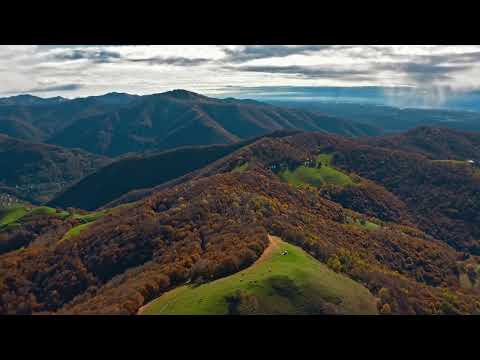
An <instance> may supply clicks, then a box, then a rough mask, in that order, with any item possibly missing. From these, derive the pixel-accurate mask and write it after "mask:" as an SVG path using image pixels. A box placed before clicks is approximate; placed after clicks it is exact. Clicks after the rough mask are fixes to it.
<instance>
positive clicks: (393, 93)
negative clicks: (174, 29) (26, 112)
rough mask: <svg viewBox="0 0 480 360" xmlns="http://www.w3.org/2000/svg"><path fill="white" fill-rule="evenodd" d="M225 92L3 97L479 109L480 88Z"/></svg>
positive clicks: (301, 88)
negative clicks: (192, 98) (180, 97)
mask: <svg viewBox="0 0 480 360" xmlns="http://www.w3.org/2000/svg"><path fill="white" fill-rule="evenodd" d="M223 89H224V90H223V91H219V89H216V90H217V91H204V92H198V91H193V90H191V89H189V88H170V89H168V90H166V91H159V92H152V93H143V94H142V93H134V92H124V91H118V90H111V91H107V92H101V93H92V94H91V95H88V94H85V95H81V96H75V97H68V96H61V95H57V96H45V95H42V94H35V93H18V94H12V95H8V96H0V99H9V98H16V97H21V96H30V97H33V98H38V99H45V100H48V99H56V98H61V99H65V100H76V99H84V98H88V97H98V96H106V95H110V94H120V95H121V94H123V95H131V96H151V95H160V94H165V93H168V92H171V91H175V90H181V91H187V92H190V93H194V94H197V95H201V96H207V97H211V98H217V99H227V98H235V99H239V100H256V101H264V102H285V103H288V102H292V103H295V102H329V103H330V102H336V103H353V104H370V105H379V106H390V107H396V108H419V109H421V108H427V109H444V110H447V109H448V110H459V111H460V110H461V111H475V112H478V111H480V90H478V89H472V90H470V91H465V92H458V91H456V90H455V89H449V88H446V89H433V90H432V89H424V88H418V87H411V86H256V87H253V86H252V87H237V86H225V87H224V88H223Z"/></svg>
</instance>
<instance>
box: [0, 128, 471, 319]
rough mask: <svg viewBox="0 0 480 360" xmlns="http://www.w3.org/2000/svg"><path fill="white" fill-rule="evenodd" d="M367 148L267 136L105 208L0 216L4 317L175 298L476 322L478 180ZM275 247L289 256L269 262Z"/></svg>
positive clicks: (327, 139)
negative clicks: (0, 220)
mask: <svg viewBox="0 0 480 360" xmlns="http://www.w3.org/2000/svg"><path fill="white" fill-rule="evenodd" d="M362 141H363V140H362ZM362 141H360V140H356V139H349V138H344V137H341V136H335V135H330V134H325V133H299V134H294V135H289V136H282V137H263V138H260V139H256V140H254V141H252V142H250V143H248V144H245V145H244V146H242V147H240V148H238V149H237V150H235V151H233V152H231V153H229V154H227V155H226V156H224V157H222V158H219V159H218V160H215V161H213V162H211V163H209V164H208V165H206V166H205V167H201V168H199V169H197V170H194V171H193V172H190V173H187V174H185V175H183V176H181V177H180V178H177V179H173V180H170V181H168V182H166V183H164V184H162V185H161V186H160V187H155V188H153V189H151V191H150V192H147V193H145V194H144V196H143V197H141V198H138V199H137V201H136V202H135V203H130V204H128V205H125V206H122V207H117V208H116V209H114V211H113V209H112V210H109V209H105V210H102V211H98V212H94V213H89V212H85V213H83V214H73V215H71V214H70V213H68V214H69V215H68V216H66V217H65V216H64V214H63V213H62V212H55V213H52V211H50V210H49V211H44V212H43V213H42V214H36V215H35V216H32V217H27V218H25V216H24V215H22V214H17V213H15V212H13V213H11V212H7V213H5V216H7V217H8V219H9V220H8V221H13V222H14V223H17V224H18V225H15V226H10V227H9V229H8V230H6V229H3V230H1V229H0V240H1V242H2V243H5V244H12V245H11V246H14V245H15V246H16V245H17V244H26V245H24V248H19V247H14V250H11V251H7V252H5V253H4V254H2V255H0V313H2V314H31V313H35V314H38V313H55V314H136V313H137V312H138V311H139V309H141V308H142V307H143V306H145V305H147V304H155V303H162V301H164V300H165V299H167V301H166V303H165V304H167V303H170V300H168V299H169V297H171V296H174V297H176V296H177V295H178V296H181V297H179V298H178V299H183V300H181V302H179V303H178V306H179V307H178V308H176V307H171V309H172V311H174V312H180V313H184V312H189V311H190V310H191V309H192V308H191V307H190V305H191V304H192V302H191V299H193V298H195V299H196V300H198V296H202V297H201V298H202V299H203V295H204V294H212V297H211V299H212V302H213V303H210V305H209V303H208V302H206V303H205V304H203V302H202V305H201V306H197V305H198V304H197V305H195V306H196V307H195V308H194V309H193V310H194V311H195V312H196V313H197V311H199V312H200V313H218V312H220V313H223V312H224V311H231V312H232V313H257V312H261V313H278V312H286V313H290V312H294V311H297V312H299V313H357V311H358V308H356V307H355V306H356V305H355V304H359V303H365V301H366V303H368V304H369V305H368V307H367V309H369V310H368V312H369V313H370V312H377V311H378V312H379V313H382V314H478V313H479V312H480V308H479V303H480V293H479V292H478V288H479V284H480V278H479V274H478V271H477V269H478V268H479V265H480V258H479V257H478V256H477V255H478V253H477V250H476V249H477V247H476V246H478V242H479V241H478V237H477V224H478V220H477V219H476V218H475V216H478V213H479V212H478V210H477V209H476V208H475V206H476V205H475V203H476V200H475V196H476V195H475V194H478V185H479V182H478V181H479V180H478V178H477V177H476V175H475V174H474V173H473V171H471V172H470V173H469V172H467V170H466V169H464V168H463V167H458V166H456V165H450V164H448V163H447V164H444V163H443V162H437V161H432V160H431V159H429V158H427V157H426V156H425V155H423V154H418V153H412V152H409V151H403V150H397V151H393V150H390V149H386V148H384V147H379V146H373V145H366V144H365V143H363V142H362ZM164 155H165V154H164ZM319 162H321V163H322V165H321V167H319ZM323 167H325V169H322V168H323ZM299 169H300V171H299ZM305 169H312V170H310V171H307V172H305ZM470 170H473V168H471V169H470ZM286 171H288V172H289V173H290V174H294V176H293V177H289V176H284V175H285V172H286ZM305 174H306V175H305ZM340 174H342V175H340ZM307 175H308V176H307ZM345 177H347V178H349V179H350V180H351V182H350V181H344V180H345V179H346V178H345ZM468 199H470V200H468ZM468 201H470V203H469V202H468ZM433 204H435V206H434V205H433ZM465 204H469V205H468V206H465ZM454 210H456V211H454ZM55 214H57V215H55ZM397 215H398V216H397ZM18 216H21V218H20V219H21V220H18V219H17V220H15V219H14V218H15V217H18ZM80 218H81V219H83V221H84V222H81V220H80ZM12 219H13V220H12ZM11 224H12V222H10V223H9V224H8V225H7V226H9V225H11ZM35 229H36V230H35ZM42 229H45V231H44V230H42ZM46 229H48V230H46ZM269 236H276V237H279V238H281V239H282V240H283V241H284V242H285V244H283V243H280V244H282V245H281V249H283V248H282V246H284V247H285V249H287V251H288V254H287V255H280V256H281V258H279V256H278V252H277V253H276V252H272V253H271V254H273V257H268V256H269V250H268V249H269V244H270V241H269ZM27 237H28V239H27V240H25V241H24V242H22V241H23V240H24V239H26V238H27ZM287 243H288V244H287ZM9 246H10V245H9ZM300 249H301V250H300ZM275 254H276V255H275ZM289 255H292V258H293V257H297V259H298V261H295V262H294V263H295V264H297V263H298V264H303V265H305V266H302V267H301V268H299V267H296V266H295V264H292V263H289V260H288V259H289V258H288V256H289ZM262 256H263V259H262ZM259 259H260V260H259ZM257 261H260V265H259V263H258V262H257ZM282 262H284V263H282ZM262 264H264V265H266V266H267V272H268V267H270V268H271V270H272V272H271V276H270V275H269V274H270V273H269V274H265V272H264V270H265V268H264V267H262V266H263V265H262ZM302 269H303V273H302ZM309 269H310V270H312V269H313V270H312V271H311V272H310V271H309ZM242 271H244V272H243V273H242ZM242 274H244V275H243V277H246V279H247V282H246V284H245V285H243V284H242V285H241V286H240V287H241V288H243V290H244V291H243V292H240V293H237V294H236V293H233V294H232V292H231V291H230V290H231V289H232V287H231V286H233V285H232V284H235V283H236V282H237V281H238V282H240V280H241V278H242ZM245 274H246V275H245ZM302 274H303V275H302ZM315 274H317V275H318V274H323V275H322V276H321V277H315V276H316V275H315ZM302 276H303V277H302ZM239 277H240V278H239ZM248 281H253V282H254V281H257V283H256V284H257V285H258V287H255V286H254V285H253V284H255V282H254V283H253V284H249V283H248ZM218 284H224V285H225V286H224V285H221V286H219V285H218ZM192 285H193V286H192ZM235 287H236V286H235ZM352 289H357V290H355V291H353V290H352ZM360 289H362V290H360ZM312 294H315V295H314V296H313V295H312ZM362 294H363V295H362ZM369 294H370V295H369ZM330 295H332V296H330ZM162 296H166V297H163V298H162ZM209 298H210V295H209ZM155 299H158V300H155ZM269 299H275V300H272V301H270V300H269ZM362 299H363V300H362ZM312 300H313V301H312ZM152 301H153V303H152ZM373 303H374V306H375V308H372V304H373ZM189 304H190V305H189ZM217 305H218V306H217ZM229 306H230V307H229ZM167 308H169V307H167ZM143 309H144V308H143ZM147 309H148V306H147ZM162 309H163V307H162ZM189 309H190V310H189ZM228 309H230V310H228ZM356 309H357V310H356ZM157 310H158V311H160V310H159V309H157ZM157 310H155V309H154V310H153V311H154V312H156V311H157ZM162 311H163V310H162ZM362 313H363V312H362Z"/></svg>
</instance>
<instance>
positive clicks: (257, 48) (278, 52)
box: [224, 45, 333, 63]
mask: <svg viewBox="0 0 480 360" xmlns="http://www.w3.org/2000/svg"><path fill="white" fill-rule="evenodd" d="M332 47H333V45H297V46H287V45H248V46H243V47H240V48H234V49H231V48H227V47H225V48H224V52H225V54H226V57H225V59H224V61H226V62H232V63H242V62H247V61H250V60H257V59H265V58H277V57H287V56H290V55H296V54H309V53H312V52H318V51H322V50H325V49H330V48H332Z"/></svg>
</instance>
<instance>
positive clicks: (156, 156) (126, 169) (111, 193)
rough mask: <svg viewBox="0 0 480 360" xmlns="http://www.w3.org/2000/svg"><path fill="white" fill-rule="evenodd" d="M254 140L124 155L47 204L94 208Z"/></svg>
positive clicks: (184, 172)
mask: <svg viewBox="0 0 480 360" xmlns="http://www.w3.org/2000/svg"><path fill="white" fill-rule="evenodd" d="M294 133H295V131H285V130H284V131H276V132H273V133H270V134H268V135H265V136H264V137H270V138H280V137H284V136H288V135H292V134H294ZM256 140H257V139H252V140H245V141H242V142H237V143H234V144H231V145H209V146H189V147H181V148H178V149H173V150H167V151H163V152H155V153H147V154H143V155H135V156H128V157H124V158H121V159H119V160H117V161H115V162H113V163H111V164H109V165H107V166H104V167H102V168H101V169H99V170H98V171H96V172H94V173H92V174H91V175H89V176H86V177H84V178H83V179H81V180H80V181H78V182H77V183H75V184H73V185H72V186H70V187H69V188H66V189H65V190H64V191H63V192H61V193H60V194H58V195H57V196H55V197H54V198H53V199H52V200H51V201H50V203H49V205H51V206H57V207H63V208H66V207H75V208H81V209H85V210H94V209H96V208H99V207H101V206H104V205H106V204H107V203H110V202H112V201H114V200H116V199H117V198H120V197H122V196H123V195H125V194H127V193H129V192H131V191H134V190H140V189H149V188H153V187H156V186H159V185H161V184H164V183H166V182H168V181H170V180H174V179H176V178H180V177H182V176H185V175H187V174H189V173H191V172H193V171H195V170H198V169H201V168H204V167H205V166H207V165H208V164H210V163H212V162H214V161H216V160H218V159H220V158H222V157H225V156H227V155H228V154H231V153H233V152H234V151H236V150H238V149H240V148H242V147H244V146H246V145H248V144H250V143H253V142H255V141H256ZM132 174H134V176H132Z"/></svg>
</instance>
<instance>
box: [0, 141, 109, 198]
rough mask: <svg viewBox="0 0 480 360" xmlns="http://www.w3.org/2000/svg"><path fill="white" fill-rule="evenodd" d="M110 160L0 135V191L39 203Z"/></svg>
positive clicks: (80, 151) (74, 150)
mask: <svg viewBox="0 0 480 360" xmlns="http://www.w3.org/2000/svg"><path fill="white" fill-rule="evenodd" d="M108 162H109V159H107V158H105V157H102V156H98V155H93V154H89V153H87V152H85V151H83V150H79V149H65V148H61V147H58V146H53V145H46V144H37V143H31V142H26V141H22V140H18V139H14V138H10V137H8V136H4V135H0V192H2V193H7V194H11V195H13V196H15V197H17V198H20V199H22V200H26V201H29V202H34V203H42V202H45V201H48V200H50V198H51V197H52V196H53V195H54V194H56V193H58V192H59V191H61V190H62V189H64V188H65V187H68V186H69V185H71V184H73V183H74V182H76V181H78V180H79V179H81V178H82V177H84V176H85V175H87V174H90V173H92V172H94V171H95V170H97V169H98V168H100V167H101V166H103V165H105V164H107V163H108Z"/></svg>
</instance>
